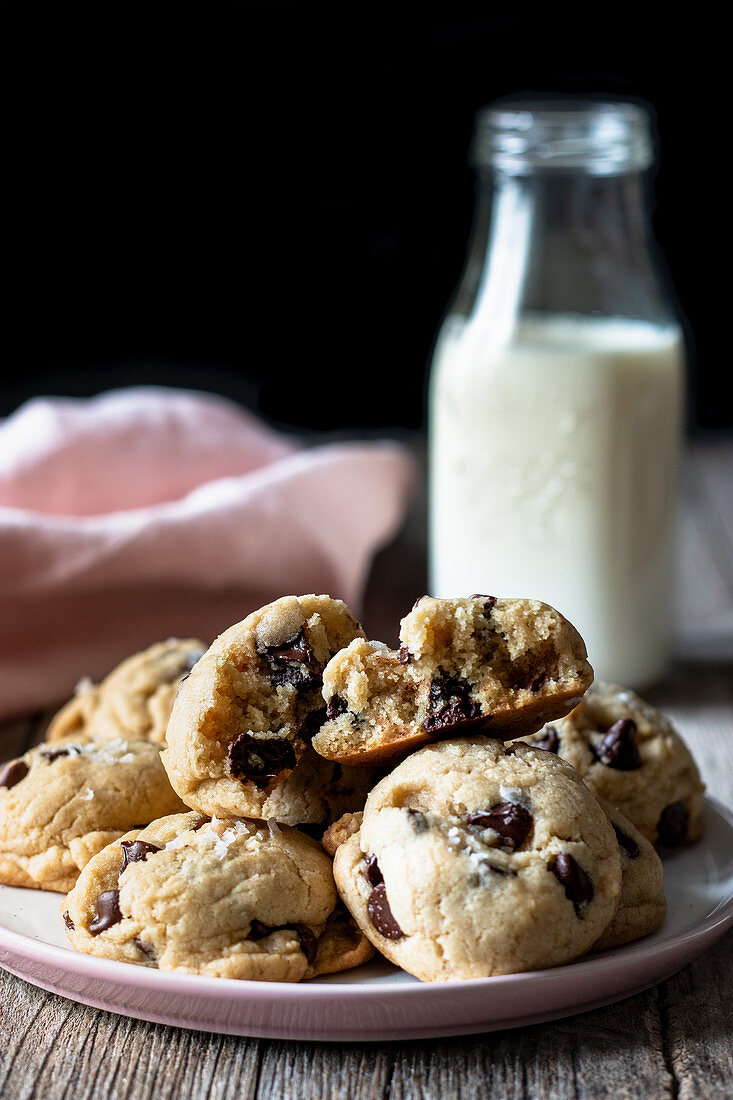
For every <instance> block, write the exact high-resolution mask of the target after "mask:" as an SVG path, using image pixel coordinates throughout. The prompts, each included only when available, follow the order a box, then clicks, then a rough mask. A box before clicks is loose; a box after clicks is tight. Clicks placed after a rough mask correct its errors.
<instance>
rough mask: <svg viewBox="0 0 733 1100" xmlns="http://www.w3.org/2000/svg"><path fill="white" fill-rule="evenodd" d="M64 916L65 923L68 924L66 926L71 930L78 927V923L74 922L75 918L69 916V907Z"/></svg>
mask: <svg viewBox="0 0 733 1100" xmlns="http://www.w3.org/2000/svg"><path fill="white" fill-rule="evenodd" d="M63 917H64V924H65V925H66V927H67V928H68V929H69V931H70V932H73V931H74V929H75V928H76V925H75V924H74V922H73V920H72V919H71V917H70V916H69V911H68V909H67V910H65V912H64V914H63Z"/></svg>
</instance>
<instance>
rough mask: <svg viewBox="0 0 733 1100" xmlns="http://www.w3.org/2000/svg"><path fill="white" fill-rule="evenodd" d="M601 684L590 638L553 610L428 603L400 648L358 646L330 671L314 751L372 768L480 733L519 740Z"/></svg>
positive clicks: (410, 622)
mask: <svg viewBox="0 0 733 1100" xmlns="http://www.w3.org/2000/svg"><path fill="white" fill-rule="evenodd" d="M592 678H593V671H592V669H591V667H590V665H589V664H588V661H587V658H586V651H585V645H584V643H583V639H582V638H581V637H580V635H579V634H578V632H577V630H576V629H575V628H574V627H573V626H572V625H571V624H570V623H569V622H568V621H567V620H566V619H565V618H563V616H562V615H560V613H559V612H557V611H555V609H554V608H552V607H549V606H548V605H547V604H543V603H540V602H539V601H537V600H521V599H496V598H494V597H490V596H478V597H471V598H468V599H456V600H447V599H435V598H433V597H430V596H423V597H422V598H421V599H419V600H418V601H417V603H416V604H415V606H414V608H413V609H412V611H411V612H410V613H409V615H406V616H405V618H404V619H403V620H402V622H401V624H400V648H399V649H398V650H391V649H389V648H388V647H387V646H385V645H383V644H382V643H381V642H370V641H367V640H365V639H364V638H359V639H357V640H355V641H353V642H352V643H351V644H350V645H349V646H347V647H346V648H345V649H343V650H342V651H341V652H340V653H337V654H336V656H335V657H333V659H332V660H331V661H330V662H329V663H328V665H327V667H326V669H325V672H324V675H323V696H324V699H325V700H326V706H327V711H326V721H325V722H324V723H323V724H322V725H321V727H320V729H319V730H318V732H317V733H316V735H315V737H314V738H313V747H314V748H315V749H316V751H317V752H319V753H320V754H321V755H322V756H324V757H326V758H328V759H331V760H338V761H341V762H342V763H347V764H358V763H363V764H369V763H382V762H386V761H390V762H391V761H393V760H395V759H398V758H400V757H402V756H405V755H406V754H407V753H410V752H413V751H414V750H415V749H416V748H419V747H420V746H421V745H423V744H427V743H429V742H430V741H433V740H435V739H437V738H441V737H455V736H460V735H462V734H463V733H471V732H478V731H479V730H481V731H484V730H485V731H486V732H487V733H488V734H489V735H490V736H492V737H498V738H500V739H505V738H508V737H519V736H520V734H522V733H527V732H531V731H533V730H536V729H538V728H539V727H540V726H541V725H542V724H543V723H544V722H547V721H549V720H550V718H551V716H552V715H555V716H560V715H565V714H567V713H568V711H569V710H571V709H572V707H574V706H575V705H576V703H577V702H578V701H579V700H580V698H581V697H582V695H583V692H584V691H585V690H586V688H587V687H588V685H589V684H590V682H591V680H592Z"/></svg>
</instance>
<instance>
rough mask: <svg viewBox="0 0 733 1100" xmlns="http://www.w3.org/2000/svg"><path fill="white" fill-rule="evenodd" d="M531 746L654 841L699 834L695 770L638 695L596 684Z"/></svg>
mask: <svg viewBox="0 0 733 1100" xmlns="http://www.w3.org/2000/svg"><path fill="white" fill-rule="evenodd" d="M526 740H527V743H528V744H533V745H536V746H537V747H539V748H544V749H548V750H550V751H552V752H555V753H558V754H559V755H560V756H561V757H563V759H565V760H567V761H568V762H569V763H571V764H572V765H573V767H574V768H576V769H577V770H578V772H579V773H580V775H581V776H582V778H583V780H584V781H585V783H586V784H587V785H588V787H590V789H591V790H592V791H593V793H594V794H596V795H597V796H598V797H600V798H604V799H606V800H607V801H608V802H610V803H611V805H613V806H616V807H618V809H620V810H621V811H622V813H624V814H625V815H626V817H627V818H628V819H629V821H631V822H632V824H633V825H635V827H636V828H637V829H638V830H639V832H640V833H641V834H642V835H643V836H645V837H646V838H647V840H650V841H652V843H658V844H660V845H661V846H662V847H677V846H678V845H680V844H690V843H693V842H694V841H696V840H699V838H700V837H701V836H702V832H703V819H702V805H703V800H702V796H703V792H704V790H705V785H704V783H703V782H702V780H701V779H700V774H699V772H698V770H697V765H696V764H695V761H694V760H693V758H692V755H691V753H690V751H689V749H688V748H687V746H686V745H685V743H684V741H683V740H682V738H681V737H680V735H679V734H678V733H677V731H676V730H675V728H674V726H673V725H672V723H671V722H670V721H669V719H668V718H667V717H666V716H665V715H663V714H662V713H661V712H660V711H658V710H657V709H656V708H654V707H652V706H650V705H649V704H648V703H646V702H645V701H644V700H643V699H642V698H641V697H640V696H639V695H637V694H636V692H633V691H630V690H628V689H627V688H622V687H619V686H618V685H617V684H609V683H604V682H598V683H595V684H593V686H592V687H591V688H590V690H589V691H588V693H587V694H586V695H585V697H584V699H583V701H582V702H581V703H580V705H579V706H577V707H576V708H575V709H574V710H573V711H572V713H571V714H569V715H568V716H567V717H566V718H563V719H560V720H559V721H555V722H552V723H551V724H549V725H546V726H545V727H544V729H542V730H540V731H539V732H538V733H536V734H535V735H534V736H530V737H527V738H526Z"/></svg>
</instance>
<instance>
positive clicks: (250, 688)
mask: <svg viewBox="0 0 733 1100" xmlns="http://www.w3.org/2000/svg"><path fill="white" fill-rule="evenodd" d="M592 679H593V672H592V669H591V667H590V665H589V664H588V661H587V659H586V652H585V646H584V644H583V641H582V639H581V637H580V635H579V634H578V632H577V631H576V630H575V629H574V627H573V626H572V625H571V624H570V623H568V622H567V620H565V619H564V618H563V617H562V615H560V614H559V613H558V612H557V611H555V610H554V609H553V608H551V607H549V606H547V605H546V604H542V603H540V602H538V601H535V600H521V599H497V598H493V597H487V596H473V597H470V598H465V599H455V600H446V599H433V598H430V597H423V598H422V599H421V600H419V601H418V602H417V604H416V605H415V606H414V608H413V609H412V611H411V612H410V613H409V614H408V615H407V616H405V618H404V619H403V620H402V622H401V629H400V646H399V648H398V649H397V650H391V649H390V648H388V647H387V646H385V645H383V644H382V643H380V642H374V641H368V640H367V637H366V635H365V634H364V631H363V630H362V628H361V626H360V624H359V623H358V622H357V621H356V619H355V618H354V616H353V615H352V614H351V612H350V611H349V609H348V608H347V607H346V605H345V604H344V603H343V602H342V601H340V600H336V599H332V598H331V597H329V596H316V595H306V596H300V597H295V596H286V597H283V598H282V599H279V600H277V601H275V602H274V603H272V604H268V605H267V606H266V607H263V608H261V609H260V610H258V611H256V612H254V613H253V614H252V615H250V616H249V617H248V618H247V619H245V620H244V621H243V622H241V623H238V624H236V625H235V626H232V627H231V628H230V629H229V630H227V631H225V632H224V633H223V634H222V635H220V637H219V638H217V639H216V641H215V642H214V643H213V645H211V646H210V647H209V648H208V649H206V648H205V647H204V646H203V645H202V643H200V642H197V641H194V640H189V641H186V642H179V641H175V640H170V641H168V642H166V643H160V644H159V645H158V646H153V647H151V648H150V649H149V650H146V651H145V652H144V653H143V654H138V655H136V656H135V657H132V658H130V659H129V660H128V661H126V662H124V663H123V664H122V665H121V666H119V668H118V669H116V670H114V672H112V673H111V674H110V675H109V676H108V677H107V679H106V680H105V681H103V682H102V683H101V684H100V685H93V684H85V685H82V687H81V689H80V691H79V692H78V693H77V695H76V696H75V697H74V699H72V700H71V702H70V703H69V704H67V706H66V707H64V708H63V710H62V711H61V712H60V713H59V715H57V717H56V719H55V720H54V722H53V723H52V725H51V727H50V728H49V734H48V740H47V742H46V743H45V744H44V745H41V746H39V747H38V748H36V749H34V750H32V751H31V752H30V753H28V754H26V756H25V757H23V758H21V759H20V760H17V761H12V762H10V763H9V764H8V765H6V766H5V768H4V769H3V771H2V772H0V881H5V882H11V883H12V884H15V885H24V886H36V887H41V888H45V889H56V890H64V891H68V896H67V897H66V898H65V900H64V903H63V907H62V911H63V916H64V921H65V923H66V927H67V930H68V935H69V939H70V940H71V943H72V944H73V946H74V947H75V948H76V949H77V950H79V951H84V952H87V953H90V954H94V955H101V956H105V957H107V958H113V959H118V960H123V961H126V962H130V963H136V964H138V965H143V966H149V967H159V968H161V969H167V970H182V971H187V972H189V973H198V974H208V975H216V976H222V977H231V978H248V979H262V980H271V981H298V980H300V979H303V978H311V977H315V976H317V975H319V974H326V973H331V972H335V971H340V970H346V969H349V968H351V967H354V966H358V965H360V964H361V963H363V962H365V961H366V960H367V959H369V958H370V957H371V955H372V954H373V953H374V950H375V949H376V950H377V951H379V952H380V953H381V954H382V955H384V956H386V958H388V959H390V960H391V961H392V962H393V963H395V964H396V965H397V966H399V967H402V968H403V969H405V970H407V971H409V972H410V973H411V974H414V975H416V976H417V977H418V978H420V979H421V980H423V981H436V980H437V981H443V980H448V979H465V978H476V977H486V976H490V975H493V974H505V973H512V972H515V971H523V970H531V969H536V968H542V967H549V966H556V965H559V964H562V963H565V962H568V961H570V960H572V959H575V958H577V957H578V956H580V955H582V954H584V953H585V952H587V951H589V950H591V949H593V950H600V949H604V948H608V947H613V946H618V945H620V944H623V943H627V942H629V941H631V940H633V939H636V938H638V937H639V936H643V935H645V934H646V933H648V932H650V931H652V930H653V929H654V928H656V927H657V926H658V925H659V924H660V923H661V921H662V920H663V919H664V915H665V911H666V903H665V899H664V892H663V885H662V877H663V876H662V863H661V860H660V857H659V855H658V853H657V849H656V847H655V845H661V846H670V845H678V844H683V843H690V842H692V841H694V840H696V839H697V838H698V837H699V836H700V835H701V828H702V826H701V806H702V791H703V785H702V783H701V782H700V778H699V775H698V773H697V769H696V767H695V764H694V762H693V760H692V758H691V756H690V754H689V752H688V751H687V749H686V747H685V746H684V744H683V743H682V741H681V739H680V738H679V736H678V735H677V734H676V732H675V731H674V729H673V728H672V727H671V725H670V724H669V722H668V721H667V720H666V719H665V718H664V717H663V716H662V715H661V714H659V713H658V712H657V711H655V710H653V709H652V708H651V707H649V706H648V705H646V704H645V703H644V702H643V701H642V700H641V699H640V698H639V697H638V696H636V695H635V694H633V693H632V692H629V691H624V690H623V689H621V688H617V687H615V686H613V685H604V684H595V685H592ZM161 749H162V752H161ZM143 758H145V759H143Z"/></svg>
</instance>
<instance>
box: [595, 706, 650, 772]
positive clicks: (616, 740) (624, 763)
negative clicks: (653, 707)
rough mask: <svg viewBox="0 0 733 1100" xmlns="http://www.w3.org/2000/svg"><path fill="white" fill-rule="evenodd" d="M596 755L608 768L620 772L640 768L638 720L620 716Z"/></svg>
mask: <svg viewBox="0 0 733 1100" xmlns="http://www.w3.org/2000/svg"><path fill="white" fill-rule="evenodd" d="M596 757H597V758H598V760H599V761H600V762H601V764H605V765H606V767H607V768H615V770H616V771H619V772H633V771H636V769H637V768H640V767H641V756H640V755H639V749H638V747H637V744H636V722H634V721H633V720H632V719H631V718H619V720H618V722H614V723H613V725H612V726H611V728H610V729H609V730H608V732H607V733H606V736H605V737H604V738H603V740H602V741H601V743H600V745H599V746H598V748H597V749H596Z"/></svg>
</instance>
